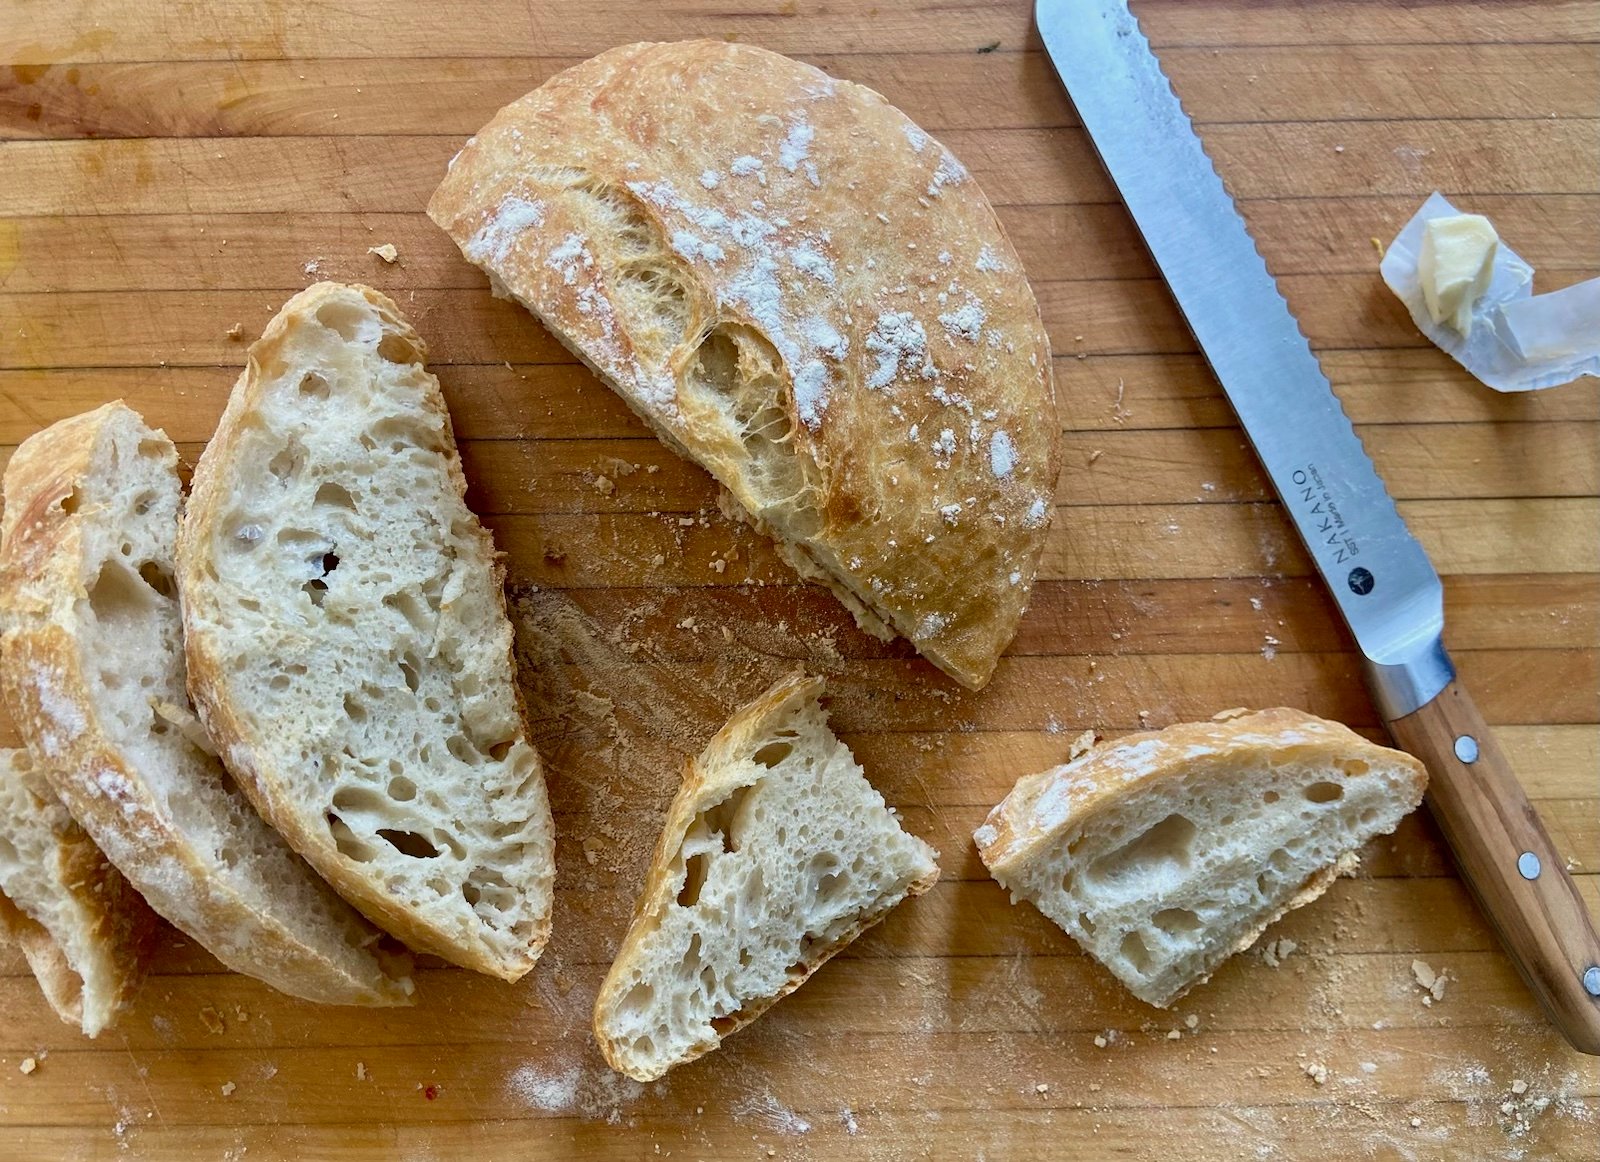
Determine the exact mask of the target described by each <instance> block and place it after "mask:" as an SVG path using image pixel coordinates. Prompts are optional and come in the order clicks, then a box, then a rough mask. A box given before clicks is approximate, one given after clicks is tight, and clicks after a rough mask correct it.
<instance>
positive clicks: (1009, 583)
mask: <svg viewBox="0 0 1600 1162" xmlns="http://www.w3.org/2000/svg"><path fill="white" fill-rule="evenodd" d="M428 213H429V215H430V216H431V217H432V218H433V220H434V221H435V222H437V223H438V224H439V225H440V226H441V227H443V228H444V229H445V230H446V231H447V232H448V233H449V234H450V236H451V237H452V238H453V239H454V240H455V242H456V244H457V245H459V246H460V247H461V250H462V253H463V254H465V255H466V257H467V258H468V259H469V260H471V261H472V262H474V263H476V264H478V265H479V266H481V267H482V268H483V269H484V270H485V271H487V272H488V274H489V278H490V283H491V285H492V286H493V287H495V288H496V290H497V291H499V292H504V293H507V294H509V295H511V296H513V297H515V298H516V299H517V301H519V302H520V303H522V304H523V305H524V306H525V307H527V308H528V309H529V310H530V311H532V312H533V313H534V314H535V315H536V316H537V317H538V318H539V319H540V320H541V321H542V322H543V323H544V324H545V326H546V327H548V328H549V329H550V331H551V332H552V333H553V334H554V335H555V336H556V338H558V339H559V340H560V341H561V342H563V343H564V344H566V346H567V347H568V348H570V349H571V350H572V351H573V352H574V353H576V354H577V355H578V356H579V357H580V358H581V359H583V360H584V361H585V362H586V363H587V364H588V365H589V366H590V367H592V368H593V369H594V371H595V372H596V373H597V374H598V375H600V376H601V378H603V379H604V380H605V381H606V382H607V383H608V384H610V385H611V387H612V388H614V389H615V390H616V391H617V392H618V393H619V394H621V396H622V397H623V399H625V400H626V401H627V402H628V404H629V405H630V406H631V407H632V408H633V409H634V411H636V412H637V413H638V414H639V415H640V416H642V417H643V418H644V419H645V420H646V421H648V422H649V423H650V424H651V425H652V426H653V427H654V428H655V430H656V431H657V432H658V433H659V434H660V436H661V438H662V439H663V440H664V441H666V443H667V444H668V445H669V446H671V447H672V448H674V449H676V450H677V451H679V452H681V453H682V454H684V455H686V456H689V457H691V458H692V459H694V460H696V461H697V462H699V463H700V464H701V465H703V466H704V467H705V468H707V469H708V470H709V471H710V472H711V473H712V474H713V475H714V476H715V477H716V478H717V480H718V481H719V482H721V483H722V484H723V485H724V486H725V487H726V488H727V489H728V490H729V491H730V492H731V493H732V495H733V496H734V497H735V498H736V499H737V501H738V503H739V505H740V506H742V509H743V510H744V512H745V513H746V514H747V515H748V516H749V518H750V519H751V520H752V521H753V522H755V523H756V525H757V527H758V528H761V529H763V530H764V531H766V532H768V533H770V534H771V535H772V536H773V537H774V538H776V540H777V542H778V545H779V547H780V550H781V551H783V553H784V555H785V556H786V557H787V558H788V559H789V560H790V562H791V563H792V564H793V565H794V566H795V568H796V569H797V570H798V571H799V572H800V573H801V575H802V576H804V577H806V578H808V579H811V580H817V581H821V582H822V583H824V584H826V585H827V586H828V587H829V588H831V589H832V590H833V591H834V592H835V593H836V594H838V596H839V597H840V598H841V599H842V600H843V601H844V603H845V604H846V605H847V606H848V607H849V608H850V609H851V610H852V611H853V612H855V613H856V615H857V618H858V620H860V621H861V622H862V624H863V625H864V626H866V627H868V628H869V629H873V630H874V631H875V632H883V633H884V634H885V635H887V632H888V631H887V630H885V629H884V626H885V625H887V626H888V627H890V628H892V630H893V631H894V632H895V633H899V634H901V635H903V636H904V637H906V638H908V639H909V640H910V641H911V642H913V643H914V644H915V645H916V647H917V649H919V650H920V651H921V652H922V653H923V654H924V655H925V656H926V657H928V658H929V659H930V660H932V661H933V662H934V663H935V664H936V665H938V666H940V667H941V668H942V669H944V670H945V671H946V672H947V673H949V674H950V675H951V676H952V677H954V678H955V679H956V680H958V681H960V682H962V683H964V684H965V685H968V686H971V687H974V688H976V687H979V686H982V685H983V684H984V683H985V682H987V681H988V680H989V676H990V674H991V673H992V672H993V670H994V667H995V663H996V660H997V659H998V657H999V655H1000V652H1001V651H1002V650H1003V649H1005V647H1006V645H1007V644H1008V643H1009V642H1010V640H1011V638H1012V635H1013V634H1014V633H1015V632H1016V626H1017V621H1018V619H1019V618H1020V617H1021V615H1022V611H1023V609H1024V608H1025V606H1026V605H1027V601H1028V595H1029V592H1030V590H1031V588H1032V585H1033V579H1034V573H1035V571H1036V569H1037V566H1038V562H1039V555H1040V552H1041V550H1042V548H1043V544H1044V535H1045V528H1046V525H1047V524H1048V523H1049V518H1050V514H1051V512H1052V511H1053V508H1054V503H1055V488H1056V471H1057V455H1056V449H1057V444H1058V432H1057V426H1056V409H1055V395H1054V387H1053V380H1052V373H1051V367H1050V346H1049V342H1048V340H1047V338H1046V336H1045V331H1044V327H1043V324H1042V323H1041V321H1040V317H1039V309H1038V306H1037V304H1036V303H1035V302H1034V297H1033V293H1032V291H1031V290H1030V289H1029V287H1028V282H1027V279H1026V278H1025V277H1024V276H1023V272H1022V264H1021V263H1020V262H1019V261H1018V259H1017V256H1016V254H1015V253H1014V252H1013V250H1012V248H1011V245H1010V243H1009V242H1008V241H1007V240H1006V236H1005V233H1004V231H1003V230H1002V229H1001V227H1000V223H999V221H998V219H997V218H996V217H995V213H994V210H993V208H992V207H991V206H990V205H989V202H988V200H987V199H986V198H985V197H984V196H983V193H982V192H981V191H980V190H979V189H978V187H977V183H976V182H974V181H973V180H972V178H971V176H970V175H969V174H968V173H967V171H966V169H965V168H963V167H962V165H961V163H960V162H959V161H957V160H956V159H955V157H954V156H953V155H952V154H951V153H950V151H949V150H947V149H946V148H945V147H944V146H943V145H941V144H939V143H938V142H937V141H934V140H933V139H932V138H930V137H929V136H928V135H927V134H926V133H924V132H923V131H922V130H920V129H918V128H917V126H916V125H914V124H913V123H912V122H911V121H910V120H909V119H908V118H907V117H906V116H905V115H904V114H903V113H901V112H900V111H899V110H898V109H896V108H894V107H893V106H892V105H890V104H889V103H888V102H886V101H885V100H884V99H883V98H882V97H880V96H879V95H878V94H877V93H874V92H872V91H871V90H870V89H865V88H862V87H861V86H860V85H854V84H850V83H849V82H845V81H835V80H834V79H833V78H831V77H829V76H828V75H827V74H826V73H823V72H821V71H819V70H817V69H815V68H812V67H811V66H810V65H804V64H800V63H799V62H797V61H792V60H789V59H788V58H786V57H782V56H778V55H777V54H775V53H771V52H766V51H764V50H761V49H758V48H752V47H750V46H748V45H740V44H726V43H723V42H721V41H686V42H682V43H677V44H634V45H627V46H625V47H622V48H616V49H612V50H611V51H609V52H606V53H603V54H602V55H600V56H598V57H596V58H594V59H593V60H590V61H586V62H585V63H583V64H581V65H578V66H577V67H575V68H571V69H568V70H567V71H566V72H564V73H561V74H560V75H558V76H556V77H553V78H551V79H550V80H549V81H548V82H547V83H546V84H544V85H543V86H542V87H541V88H539V89H537V90H536V91H534V92H532V93H530V94H528V95H527V96H526V97H524V98H522V99H521V100H520V101H517V102H515V103H513V104H511V105H509V106H507V107H506V108H504V109H502V110H501V111H500V113H499V114H498V115H497V116H496V117H495V118H494V120H493V121H491V122H490V123H489V124H488V125H487V126H486V127H485V128H484V129H483V130H482V131H481V132H479V133H478V135H477V136H476V137H475V138H473V139H472V140H471V141H469V142H468V143H467V145H466V148H465V149H463V150H462V151H461V153H460V154H459V155H458V156H457V157H456V158H455V160H454V161H453V162H452V163H451V165H450V170H449V173H448V174H447V175H446V177H445V179H444V182H443V183H442V184H441V185H440V187H439V189H438V191H437V192H436V193H435V194H434V196H433V198H432V200H431V201H430V202H429V204H428Z"/></svg>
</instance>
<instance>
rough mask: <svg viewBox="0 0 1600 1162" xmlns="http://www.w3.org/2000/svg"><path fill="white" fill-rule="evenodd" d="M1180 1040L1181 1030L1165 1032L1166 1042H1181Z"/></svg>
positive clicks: (1181, 1036)
mask: <svg viewBox="0 0 1600 1162" xmlns="http://www.w3.org/2000/svg"><path fill="white" fill-rule="evenodd" d="M1182 1038H1183V1030H1181V1029H1169V1030H1167V1040H1168V1041H1178V1040H1181V1039H1182Z"/></svg>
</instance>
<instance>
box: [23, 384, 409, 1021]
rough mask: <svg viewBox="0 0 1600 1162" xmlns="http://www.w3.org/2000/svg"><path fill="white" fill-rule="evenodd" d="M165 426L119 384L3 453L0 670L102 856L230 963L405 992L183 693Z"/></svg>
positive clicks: (53, 777) (372, 1000) (317, 984)
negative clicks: (237, 781) (123, 398)
mask: <svg viewBox="0 0 1600 1162" xmlns="http://www.w3.org/2000/svg"><path fill="white" fill-rule="evenodd" d="M177 465H178V455H177V451H176V450H175V449H174V448H173V446H172V441H170V440H168V439H167V438H166V436H165V435H164V434H163V433H161V432H158V431H154V430H152V429H150V428H148V427H146V426H145V424H144V422H143V421H142V420H140V418H139V417H138V415H136V414H135V413H134V412H133V411H131V410H129V409H128V408H127V407H125V406H124V405H123V404H122V403H120V402H117V403H110V404H106V405H105V406H104V407H101V408H99V409H97V410H95V411H92V412H88V413H86V414H84V415H81V416H75V417H73V418H72V419H68V420H63V421H61V422H60V423H58V424H55V425H52V426H51V427H49V428H47V429H45V430H44V431H43V432H40V433H38V434H36V435H34V436H31V437H29V438H28V439H27V440H26V441H24V442H23V444H22V446H21V447H20V448H18V449H17V451H16V454H15V455H14V456H12V458H11V463H10V464H9V465H8V466H7V467H6V472H5V481H4V490H5V517H4V523H3V525H0V618H3V624H4V630H5V637H4V643H3V657H0V688H3V690H4V694H5V698H6V701H7V704H8V705H9V707H10V710H11V714H12V717H13V718H15V719H16V722H17V725H18V727H19V728H20V729H21V731H22V733H23V735H24V737H25V738H26V739H27V742H28V749H29V750H30V751H31V752H33V754H34V757H35V759H36V761H37V763H38V765H39V768H40V769H41V770H42V771H43V772H44V774H45V776H46V778H47V779H48V780H49V782H50V785H51V788H52V789H53V790H54V791H55V792H56V795H57V796H58V797H59V798H60V800H61V802H62V804H63V805H64V806H65V807H66V808H67V810H68V812H70V813H71V815H72V816H73V818H75V819H77V820H78V822H79V823H80V824H82V825H83V829H84V830H85V831H86V832H88V834H89V836H90V837H91V838H92V839H93V840H94V842H95V843H96V844H98V845H99V847H100V849H101V850H102V851H104V852H105V854H106V856H107V858H109V859H110V860H111V862H112V863H113V864H114V865H116V867H117V869H118V870H119V871H121V872H122V874H123V875H124V876H126V877H127V879H128V881H129V882H130V883H132V884H133V886H134V887H135V888H137V889H138V890H139V891H140V892H141V893H142V894H143V895H144V897H145V899H146V900H148V901H149V902H150V905H151V906H152V907H153V908H155V910H156V911H157V912H159V913H161V915H163V916H165V917H166V918H167V919H168V920H170V921H171V922H172V923H173V924H175V925H176V926H177V927H179V928H181V929H182V930H183V931H184V932H186V933H188V934H189V935H190V936H192V937H194V939H195V940H197V941H199V943H200V944H202V945H203V946H205V947H206V948H207V949H209V950H210V951H211V953H212V954H213V955H215V956H216V957H217V959H218V960H220V961H222V962H223V963H224V964H225V965H227V966H228V967H229V968H232V969H234V970H236V971H238V972H243V973H247V974H249V975H251V976H254V977H258V978H259V979H261V980H264V981H266V982H267V983H268V984H270V985H272V986H274V987H275V988H278V989H281V990H283V991H284V992H286V993H291V994H293V995H294V996H299V997H305V998H307V999H309V1000H315V1001H323V1002H327V1003H331V1004H367V1005H389V1004H405V1003H407V1002H408V999H409V997H410V993H411V980H410V978H409V977H408V976H407V975H405V967H406V966H405V964H404V962H403V960H399V959H392V958H388V957H385V956H380V955H379V950H378V948H377V947H376V945H377V942H378V940H379V939H380V936H381V933H379V932H378V931H377V929H375V928H373V927H372V926H371V925H369V924H367V923H366V922H365V921H364V920H362V918H361V917H360V916H359V915H357V914H356V913H355V911H353V910H352V909H351V908H350V907H348V906H347V905H346V904H344V903H343V901H341V900H340V899H339V898H338V897H337V896H335V895H334V893H333V892H332V890H331V889H330V888H329V887H328V886H327V885H326V884H325V883H323V882H322V880H321V879H319V878H318V877H317V875H316V874H315V873H314V872H313V871H312V870H311V869H310V868H309V867H307V866H306V864H305V862H304V861H303V860H301V859H299V858H297V857H296V856H295V854H294V852H292V851H291V850H289V847H288V846H287V845H286V844H285V843H284V842H283V840H282V838H281V837H280V836H279V835H278V834H277V833H276V832H274V831H273V830H272V829H271V828H270V827H268V826H267V825H266V824H265V823H264V822H262V820H261V818H260V817H259V816H258V815H257V814H256V813H255V811H253V810H252V809H251V807H250V804H249V803H248V802H247V801H246V800H245V798H244V796H243V795H241V794H239V792H238V790H237V788H236V787H235V786H234V785H233V783H232V782H231V781H230V780H229V779H228V777H227V775H226V774H225V773H224V771H223V770H222V767H221V766H220V765H219V764H218V763H217V761H216V759H215V758H214V757H213V756H212V755H211V754H210V753H208V750H207V747H208V746H209V743H208V742H207V741H206V739H205V735H204V733H203V732H202V731H201V730H200V729H199V724H198V723H196V722H195V720H194V716H193V714H192V713H191V712H190V710H189V703H188V699H187V697H186V695H185V693H184V665H183V645H182V624H181V621H180V617H179V612H178V600H177V594H176V590H175V588H174V586H173V583H172V568H173V546H174V542H175V540H176V539H177V534H178V510H179V506H180V502H181V490H180V486H179V482H178V472H177Z"/></svg>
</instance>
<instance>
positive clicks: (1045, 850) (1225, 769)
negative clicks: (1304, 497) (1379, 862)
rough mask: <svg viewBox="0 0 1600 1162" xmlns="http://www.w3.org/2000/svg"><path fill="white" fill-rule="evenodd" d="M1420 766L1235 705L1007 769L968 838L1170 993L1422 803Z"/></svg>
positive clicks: (1139, 978) (1329, 878)
mask: <svg viewBox="0 0 1600 1162" xmlns="http://www.w3.org/2000/svg"><path fill="white" fill-rule="evenodd" d="M1426 786H1427V772H1426V771H1425V770H1424V769H1423V766H1422V764H1421V763H1419V762H1418V761H1417V760H1416V759H1414V758H1412V757H1411V756H1410V755H1408V754H1404V753H1402V752H1400V751H1397V750H1390V749H1388V748H1387V747H1382V746H1378V745H1376V744H1374V743H1370V742H1368V741H1366V740H1365V739H1363V738H1362V737H1361V736H1360V735H1358V734H1356V733H1355V732H1353V731H1351V730H1349V729H1348V728H1346V727H1344V726H1341V725H1339V724H1338V723H1336V722H1327V721H1325V720H1323V719H1320V718H1314V717H1312V716H1311V715H1309V714H1304V713H1302V712H1301V711H1298V710H1286V709H1278V710H1262V711H1257V712H1255V713H1248V712H1244V711H1233V712H1228V714H1227V715H1219V716H1218V718H1217V719H1215V720H1213V721H1211V722H1197V723H1185V724H1183V725H1179V726H1171V727H1168V728H1167V729H1166V730H1161V731H1156V732H1153V733H1144V734H1134V735H1129V736H1127V737H1125V738H1121V739H1118V740H1117V741H1115V742H1108V743H1104V744H1102V745H1100V746H1095V747H1091V748H1090V749H1088V750H1087V751H1086V752H1085V753H1083V754H1080V755H1078V756H1077V757H1076V758H1074V759H1073V760H1072V761H1071V762H1069V763H1066V764H1065V765H1063V766H1059V767H1056V768H1055V769H1053V770H1049V771H1044V772H1043V773H1041V774H1037V775H1029V776H1027V777H1026V778H1023V779H1020V780H1018V782H1017V785H1016V787H1015V788H1014V789H1013V790H1012V792H1011V794H1009V795H1007V796H1006V798H1005V801H1004V802H1002V803H1001V804H1000V805H999V806H998V807H996V808H995V809H994V810H993V811H991V812H990V813H989V818H988V820H987V821H986V822H985V823H984V825H983V826H982V827H980V828H978V831H977V834H976V835H975V836H974V838H975V839H976V840H977V843H978V853H979V855H981V856H982V857H983V862H984V863H985V864H987V865H988V868H989V871H990V873H991V874H992V875H993V876H994V878H995V879H996V880H998V881H999V882H1000V883H1001V884H1002V885H1004V886H1005V887H1006V888H1008V889H1010V891H1011V897H1012V899H1013V900H1016V899H1018V898H1021V899H1025V900H1029V901H1031V902H1032V903H1033V904H1035V905H1036V906H1037V907H1038V908H1039V910H1040V911H1041V912H1043V913H1044V914H1045V915H1046V916H1048V917H1050V919H1052V920H1054V921H1055V922H1056V923H1057V924H1059V925H1061V927H1063V928H1065V929H1066V930H1067V932H1069V933H1070V934H1071V935H1072V936H1073V937H1074V938H1075V939H1076V940H1077V941H1078V942H1079V943H1080V944H1082V945H1083V946H1084V948H1086V949H1088V951H1089V952H1090V953H1091V954H1092V955H1094V956H1095V957H1096V958H1098V959H1099V960H1100V962H1101V963H1102V964H1104V965H1105V966H1106V967H1107V968H1109V969H1110V970H1111V971H1112V973H1113V974H1115V975H1116V976H1117V978H1118V979H1120V980H1121V981H1122V982H1123V983H1124V984H1125V985H1127V986H1128V988H1129V989H1131V990H1132V991H1133V993H1134V995H1135V996H1137V997H1139V998H1140V999H1141V1000H1144V1001H1148V1002H1149V1003H1150V1004H1152V1005H1160V1006H1165V1005H1170V1004H1171V1003H1172V1002H1173V1001H1174V1000H1176V999H1177V998H1178V997H1180V996H1182V995H1183V994H1184V993H1185V992H1186V991H1188V990H1189V989H1190V988H1192V987H1193V986H1194V985H1196V984H1199V983H1201V982H1202V981H1204V980H1205V979H1206V978H1207V977H1208V976H1210V974H1211V972H1212V971H1213V970H1214V969H1215V968H1216V967H1217V966H1218V965H1219V964H1221V963H1222V962H1223V961H1224V960H1225V959H1227V958H1228V957H1229V956H1231V955H1232V954H1233V953H1235V952H1242V951H1243V950H1244V949H1246V948H1249V947H1250V945H1252V944H1253V943H1255V940H1256V937H1258V936H1260V935H1261V933H1262V932H1263V931H1264V930H1265V929H1266V927H1267V925H1269V924H1271V923H1272V922H1273V921H1274V920H1276V919H1277V918H1278V917H1279V916H1282V915H1283V914H1284V913H1285V912H1287V911H1289V909H1291V908H1298V907H1299V906H1301V905H1302V904H1308V903H1310V902H1311V901H1312V900H1314V899H1316V898H1317V897H1318V896H1320V895H1321V894H1322V893H1323V892H1324V891H1326V890H1327V888H1328V885H1329V884H1331V883H1332V882H1333V880H1334V878H1335V877H1336V876H1338V875H1339V874H1340V873H1341V872H1344V871H1347V870H1352V869H1353V868H1354V866H1355V862H1356V854H1355V853H1356V849H1357V848H1359V847H1360V846H1361V845H1362V844H1363V843H1365V842H1366V841H1367V840H1369V839H1371V838H1372V837H1373V836H1375V835H1381V834H1384V833H1387V832H1390V831H1393V830H1394V828H1395V825H1396V824H1398V823H1399V822H1400V820H1401V818H1402V817H1403V816H1405V815H1406V814H1407V813H1408V812H1410V811H1411V810H1413V809H1414V808H1415V807H1416V806H1417V804H1418V803H1420V802H1421V801H1422V792H1423V790H1424V788H1425V787H1426Z"/></svg>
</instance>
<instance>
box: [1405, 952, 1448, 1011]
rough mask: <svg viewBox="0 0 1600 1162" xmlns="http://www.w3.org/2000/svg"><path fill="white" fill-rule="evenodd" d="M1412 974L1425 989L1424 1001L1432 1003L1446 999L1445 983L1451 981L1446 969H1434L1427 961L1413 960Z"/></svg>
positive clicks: (1427, 1003)
mask: <svg viewBox="0 0 1600 1162" xmlns="http://www.w3.org/2000/svg"><path fill="white" fill-rule="evenodd" d="M1411 975H1412V976H1413V977H1415V978H1416V981H1417V984H1418V985H1419V986H1420V987H1421V988H1422V990H1423V994H1424V995H1423V998H1422V1003H1423V1004H1424V1005H1432V1004H1433V1003H1434V1002H1435V1001H1442V1000H1444V990H1445V985H1446V984H1448V983H1449V980H1450V974H1449V973H1448V972H1446V971H1445V970H1444V969H1439V970H1438V971H1437V972H1435V971H1434V969H1433V966H1432V965H1430V964H1428V963H1427V962H1425V961H1421V960H1413V961H1412V962H1411Z"/></svg>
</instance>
